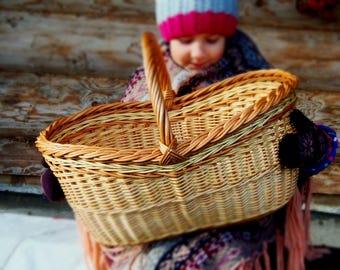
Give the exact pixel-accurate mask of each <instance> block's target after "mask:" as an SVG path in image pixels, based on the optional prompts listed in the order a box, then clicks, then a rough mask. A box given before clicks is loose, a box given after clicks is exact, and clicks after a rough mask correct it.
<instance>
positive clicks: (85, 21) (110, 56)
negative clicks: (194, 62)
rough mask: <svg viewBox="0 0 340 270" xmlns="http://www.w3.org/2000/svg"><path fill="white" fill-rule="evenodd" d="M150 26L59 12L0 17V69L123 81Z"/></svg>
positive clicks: (134, 64) (136, 62)
mask: <svg viewBox="0 0 340 270" xmlns="http://www.w3.org/2000/svg"><path fill="white" fill-rule="evenodd" d="M13 21H15V23H13ZM148 30H149V31H154V30H155V26H154V25H148V24H141V23H139V24H136V23H133V22H121V21H111V20H109V19H106V18H99V19H98V18H88V17H79V16H75V15H64V14H30V13H25V12H7V11H6V12H2V13H1V14H0V68H1V69H4V70H20V71H34V72H50V73H60V74H81V75H102V76H112V77H128V76H129V75H130V74H131V72H132V71H133V70H134V69H135V68H136V67H137V66H139V65H140V64H141V50H140V36H141V34H142V33H143V32H144V31H148Z"/></svg>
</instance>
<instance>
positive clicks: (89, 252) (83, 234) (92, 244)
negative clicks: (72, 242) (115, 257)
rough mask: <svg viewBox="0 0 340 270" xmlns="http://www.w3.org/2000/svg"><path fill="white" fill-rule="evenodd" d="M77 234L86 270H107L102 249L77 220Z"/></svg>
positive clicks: (107, 266)
mask: <svg viewBox="0 0 340 270" xmlns="http://www.w3.org/2000/svg"><path fill="white" fill-rule="evenodd" d="M77 224H78V232H79V234H80V239H81V241H82V243H83V247H84V257H85V262H86V266H87V269H88V270H109V265H108V263H107V260H106V256H105V255H104V253H103V252H102V247H101V245H100V244H99V243H97V242H96V241H95V240H94V239H93V238H92V237H91V235H90V233H88V232H87V231H86V230H85V228H84V226H83V225H82V223H81V222H80V221H79V220H77Z"/></svg>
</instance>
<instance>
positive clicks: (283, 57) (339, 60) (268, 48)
mask: <svg viewBox="0 0 340 270" xmlns="http://www.w3.org/2000/svg"><path fill="white" fill-rule="evenodd" d="M243 29H244V30H245V32H246V33H248V34H249V35H250V36H251V37H252V38H253V40H254V41H255V42H256V44H257V45H258V47H259V49H260V50H261V52H262V53H263V55H264V56H265V58H266V59H267V60H268V61H269V62H270V63H271V64H272V65H273V66H274V67H277V68H281V69H284V70H288V71H290V72H292V73H294V74H296V75H298V76H299V78H300V87H301V88H306V89H311V90H315V89H323V90H330V91H339V90H340V77H339V70H340V46H339V33H338V32H322V33H321V32H318V31H305V30H304V29H280V30H279V31H278V30H277V29H276V28H268V27H253V26H245V27H243ZM326 52H327V53H326Z"/></svg>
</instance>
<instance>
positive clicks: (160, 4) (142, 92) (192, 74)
mask: <svg viewBox="0 0 340 270" xmlns="http://www.w3.org/2000/svg"><path fill="white" fill-rule="evenodd" d="M237 15H238V11H237V1H236V0H230V1H225V0H210V1H208V0H157V1H156V18H157V23H158V26H159V31H160V34H161V36H162V38H163V39H164V42H163V43H162V49H163V52H164V60H165V62H166V66H167V69H168V71H169V75H170V78H171V82H172V88H173V89H174V91H175V93H176V95H184V94H186V93H189V92H191V91H195V89H197V88H199V87H202V86H205V85H209V84H212V83H214V82H217V81H219V80H222V79H225V78H228V77H231V76H234V75H236V74H240V73H243V72H246V71H250V70H257V69H267V68H270V65H269V64H268V63H267V61H266V60H265V59H264V58H263V56H262V55H261V54H260V52H259V51H258V49H257V47H256V45H255V44H254V43H253V42H252V40H251V39H250V38H249V37H248V36H247V35H246V34H245V33H243V32H242V31H240V30H237V23H238V19H237ZM148 99H149V96H148V90H147V87H146V82H145V73H144V70H143V68H139V69H137V70H136V72H135V73H134V75H133V76H132V78H131V81H130V83H129V85H128V87H127V90H126V92H125V95H124V96H123V98H122V101H125V102H126V101H134V100H139V101H145V100H148ZM291 118H292V124H294V125H296V127H297V131H298V132H297V133H296V134H291V135H290V136H288V137H287V138H285V139H284V140H282V143H281V144H282V147H281V148H280V149H281V151H280V158H281V159H282V163H283V165H285V166H289V167H303V166H304V165H306V166H307V167H308V168H309V169H310V170H312V169H314V167H313V166H314V163H317V162H319V163H320V164H325V162H324V161H329V160H331V157H332V156H334V155H335V149H336V146H335V143H334V142H335V141H336V140H333V139H334V138H335V134H334V133H332V132H333V131H331V130H328V129H327V128H325V129H323V128H319V127H317V126H315V125H314V124H313V123H312V122H310V121H309V120H308V119H307V118H305V117H304V116H303V115H302V114H301V113H300V112H299V111H295V112H294V114H292V117H291ZM325 130H326V131H325ZM306 142H307V143H308V144H307V145H311V147H312V149H313V150H314V151H313V152H311V151H305V150H306V149H304V148H303V146H304V145H306ZM295 146H298V147H295ZM287 149H288V151H284V150H287ZM290 150H295V152H296V153H295V152H294V153H293V157H294V159H292V154H291V151H290ZM307 150H309V149H307ZM320 160H322V162H320ZM324 167H325V166H323V165H322V166H321V167H320V166H319V167H318V168H317V170H315V172H317V171H320V170H321V169H323V168H324ZM320 168H321V169H320ZM310 170H309V172H310ZM305 178H306V177H305ZM305 182H306V181H302V180H301V185H304V183H305ZM282 214H285V209H283V210H280V211H278V213H275V214H271V215H268V216H266V217H263V218H260V219H258V220H255V221H252V222H248V223H246V224H241V225H233V226H228V227H225V228H218V229H211V230H205V231H200V232H194V233H190V234H187V235H181V236H178V237H175V238H172V239H167V240H162V241H157V242H154V243H149V244H144V245H136V246H131V247H123V246H114V247H103V246H102V247H101V252H102V254H104V256H105V258H106V259H105V260H106V261H108V262H109V265H110V266H109V267H110V269H148V270H149V269H253V268H256V269H259V268H260V267H261V265H262V266H266V269H269V268H270V266H271V265H270V264H271V263H270V261H269V256H268V252H267V246H268V245H269V244H271V243H275V240H276V232H277V231H279V232H283V231H284V226H283V224H284V223H287V222H285V221H284V219H285V216H283V215H282ZM286 221H287V220H286ZM279 236H280V237H282V234H279ZM296 239H298V240H299V239H301V238H296ZM305 240H306V242H307V240H308V239H305ZM277 242H279V243H281V242H282V241H277ZM299 244H300V247H301V246H302V248H303V245H306V243H299ZM279 247H280V246H279ZM281 248H283V247H282V245H281ZM301 252H304V251H301ZM301 252H300V253H299V251H297V250H294V252H293V253H294V254H295V255H302V256H300V257H298V256H295V257H294V256H292V257H291V258H290V263H289V269H290V270H292V269H294V270H299V269H304V266H303V255H304V254H301ZM292 258H293V259H292ZM294 258H295V259H296V260H297V261H294ZM301 258H302V259H301ZM301 260H302V262H301ZM278 262H281V260H280V259H279V260H278ZM272 266H273V260H272Z"/></svg>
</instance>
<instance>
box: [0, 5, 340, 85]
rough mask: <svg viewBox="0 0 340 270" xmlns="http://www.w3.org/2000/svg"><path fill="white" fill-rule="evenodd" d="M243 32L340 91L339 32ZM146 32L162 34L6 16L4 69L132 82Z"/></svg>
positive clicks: (0, 59) (148, 27)
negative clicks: (109, 77) (118, 79)
mask: <svg viewBox="0 0 340 270" xmlns="http://www.w3.org/2000/svg"><path fill="white" fill-rule="evenodd" d="M241 27H242V29H244V30H245V31H246V32H247V33H248V34H249V35H250V36H251V37H252V38H253V39H254V40H255V41H256V42H257V44H258V47H259V48H260V50H261V51H262V52H263V54H264V56H265V57H266V58H267V59H268V61H269V62H270V63H272V64H273V65H274V66H276V67H278V68H282V69H286V70H289V71H291V72H293V73H295V74H297V75H298V76H300V77H301V86H302V87H305V88H309V89H311V88H312V87H313V88H314V89H315V88H320V89H325V90H332V91H336V90H337V89H339V86H340V79H339V76H338V70H339V69H340V61H339V59H340V49H339V48H340V47H339V46H338V32H336V31H324V32H320V31H316V30H310V31H306V30H304V29H299V28H298V29H296V28H281V29H280V31H278V30H277V28H275V27H262V26H256V25H254V26H253V25H244V26H242V25H241ZM144 31H153V32H157V30H156V27H155V25H154V24H148V23H138V24H136V23H133V22H122V21H115V20H110V19H107V18H89V17H84V16H83V17H80V16H75V15H65V14H36V13H34V14H31V13H27V12H14V11H4V12H2V13H1V15H0V38H1V39H0V69H3V70H16V71H28V72H49V73H59V74H79V75H98V76H111V77H120V78H128V76H129V75H130V74H131V73H132V72H133V70H134V69H135V68H136V67H137V66H140V65H141V64H142V59H141V49H140V36H141V34H142V33H143V32H144ZM13 44H15V45H13ZM325 52H327V53H325Z"/></svg>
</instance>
